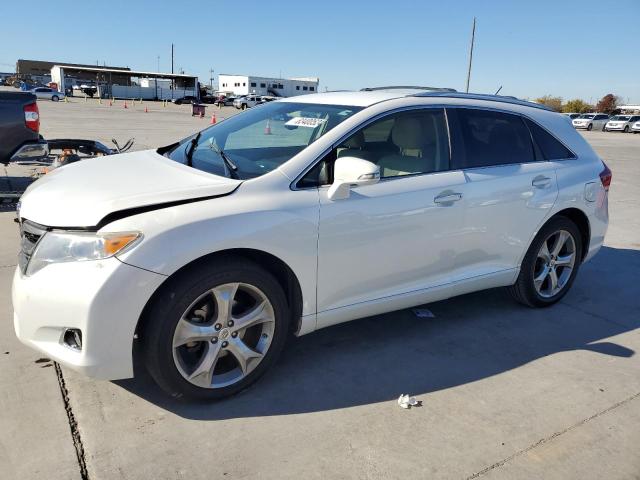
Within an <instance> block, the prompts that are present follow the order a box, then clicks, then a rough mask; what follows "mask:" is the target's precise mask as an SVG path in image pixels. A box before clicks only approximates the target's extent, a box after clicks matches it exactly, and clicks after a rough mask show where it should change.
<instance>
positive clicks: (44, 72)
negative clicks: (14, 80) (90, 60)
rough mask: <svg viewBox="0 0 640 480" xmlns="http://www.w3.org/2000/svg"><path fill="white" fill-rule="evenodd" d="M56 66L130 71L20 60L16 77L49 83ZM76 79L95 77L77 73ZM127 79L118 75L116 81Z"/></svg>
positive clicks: (126, 69) (125, 68)
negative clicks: (52, 70)
mask: <svg viewBox="0 0 640 480" xmlns="http://www.w3.org/2000/svg"><path fill="white" fill-rule="evenodd" d="M54 65H67V66H73V67H81V68H82V67H89V68H91V67H93V68H105V69H109V70H121V71H125V72H126V71H128V70H129V67H107V66H104V67H99V66H98V67H97V66H96V65H85V64H79V63H67V62H49V61H44V60H23V59H19V60H18V61H17V62H16V75H17V76H18V78H21V79H25V78H30V79H31V80H32V81H36V82H40V83H49V82H50V81H51V69H52V68H53V67H54ZM76 78H77V79H78V80H92V79H93V78H95V77H94V75H93V74H92V73H88V72H77V75H76ZM126 78H127V77H126V76H124V77H122V78H119V77H118V75H117V73H116V77H115V80H116V81H118V80H124V79H126Z"/></svg>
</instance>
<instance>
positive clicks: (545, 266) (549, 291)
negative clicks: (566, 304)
mask: <svg viewBox="0 0 640 480" xmlns="http://www.w3.org/2000/svg"><path fill="white" fill-rule="evenodd" d="M575 263H576V242H575V240H574V238H573V236H572V235H571V234H570V233H569V232H567V231H566V230H559V231H557V232H554V233H552V234H551V235H549V236H548V237H547V238H546V239H545V241H544V242H542V246H541V247H540V250H539V252H538V256H537V258H536V262H535V267H534V272H533V284H534V287H535V289H536V292H538V294H539V295H540V296H541V297H543V298H552V297H554V296H556V295H557V294H558V293H560V292H561V291H562V289H563V288H564V287H565V286H566V285H567V283H568V282H569V279H570V278H571V273H572V272H573V269H574V267H575Z"/></svg>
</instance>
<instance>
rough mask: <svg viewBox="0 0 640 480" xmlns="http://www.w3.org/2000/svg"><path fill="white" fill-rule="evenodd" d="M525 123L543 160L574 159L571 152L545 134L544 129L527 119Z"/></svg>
mask: <svg viewBox="0 0 640 480" xmlns="http://www.w3.org/2000/svg"><path fill="white" fill-rule="evenodd" d="M525 122H526V123H527V125H528V126H529V129H530V130H531V135H532V136H533V140H534V141H535V142H536V145H538V147H540V150H541V151H542V155H543V157H544V159H545V160H561V159H563V158H575V156H574V155H573V153H571V150H569V149H568V148H567V147H565V146H564V145H563V144H562V143H560V141H559V140H558V139H557V138H555V137H554V136H553V135H551V134H550V133H549V132H547V131H546V130H545V129H544V128H542V127H541V126H540V125H538V124H537V123H535V122H532V121H531V120H529V119H525Z"/></svg>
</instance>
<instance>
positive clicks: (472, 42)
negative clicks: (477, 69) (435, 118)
mask: <svg viewBox="0 0 640 480" xmlns="http://www.w3.org/2000/svg"><path fill="white" fill-rule="evenodd" d="M475 39H476V17H473V27H472V28H471V46H470V47H469V69H468V70H467V88H466V90H465V91H466V92H467V93H469V81H470V80H471V63H472V62H473V44H474V42H475Z"/></svg>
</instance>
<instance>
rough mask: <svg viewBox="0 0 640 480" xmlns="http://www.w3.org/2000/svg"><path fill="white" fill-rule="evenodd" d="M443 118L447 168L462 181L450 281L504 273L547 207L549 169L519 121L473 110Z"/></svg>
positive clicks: (551, 183) (551, 182)
mask: <svg viewBox="0 0 640 480" xmlns="http://www.w3.org/2000/svg"><path fill="white" fill-rule="evenodd" d="M447 114H448V117H449V120H450V129H451V137H452V144H453V152H454V154H453V157H452V164H453V165H452V167H453V168H454V169H461V170H462V171H463V172H464V176H465V179H466V183H465V185H464V187H462V188H463V191H462V194H463V207H464V208H463V215H464V218H463V225H464V229H463V232H462V234H461V237H460V239H459V240H460V247H459V248H458V250H457V256H456V258H455V260H454V268H453V277H454V280H464V279H467V278H471V277H479V276H482V275H489V274H494V273H497V272H503V273H508V272H507V271H508V270H511V269H515V268H516V267H517V266H518V265H519V263H520V261H521V258H522V256H523V255H524V253H525V252H526V250H527V248H528V246H529V242H530V240H531V238H532V236H533V234H534V232H535V231H536V230H537V229H538V228H539V226H540V225H541V224H542V222H543V221H544V219H545V217H546V216H547V214H548V213H549V211H550V210H551V208H552V207H553V204H554V202H555V200H556V197H557V195H558V185H557V181H556V172H555V164H554V162H552V161H548V160H546V159H545V158H544V154H543V153H542V151H541V149H540V147H538V146H537V145H536V144H535V143H534V141H533V138H532V133H531V131H530V126H529V124H531V123H532V122H530V121H529V120H526V119H524V118H523V117H521V116H520V115H517V114H513V113H506V112H501V111H497V110H489V109H486V110H485V109H475V108H451V109H448V110H447ZM538 128H539V129H540V130H543V129H542V128H541V127H538ZM543 131H544V130H543ZM514 273H515V272H514Z"/></svg>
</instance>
